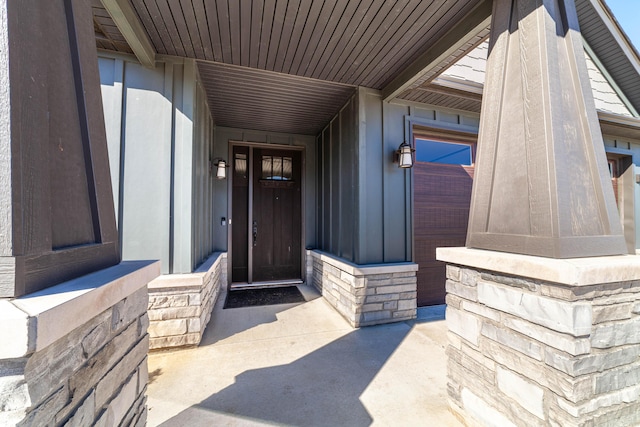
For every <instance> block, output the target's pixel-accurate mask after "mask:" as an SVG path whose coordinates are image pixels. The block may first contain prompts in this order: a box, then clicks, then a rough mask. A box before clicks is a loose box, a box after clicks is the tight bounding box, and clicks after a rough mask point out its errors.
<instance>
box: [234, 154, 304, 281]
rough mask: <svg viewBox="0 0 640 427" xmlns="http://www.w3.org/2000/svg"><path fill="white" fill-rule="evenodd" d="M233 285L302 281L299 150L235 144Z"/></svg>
mask: <svg viewBox="0 0 640 427" xmlns="http://www.w3.org/2000/svg"><path fill="white" fill-rule="evenodd" d="M231 167H232V173H231V184H230V185H231V188H232V190H231V198H232V207H231V209H232V216H231V218H232V222H231V230H232V233H231V234H232V244H231V254H232V256H231V257H232V259H231V263H232V287H237V286H246V285H258V286H260V285H274V284H283V283H295V282H301V281H302V267H301V260H302V249H303V248H302V245H301V242H302V228H301V226H302V206H301V200H302V199H301V190H302V152H301V150H291V149H287V150H285V149H279V148H274V147H265V146H259V145H258V146H254V145H234V146H233V162H232V165H231Z"/></svg>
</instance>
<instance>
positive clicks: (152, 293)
mask: <svg viewBox="0 0 640 427" xmlns="http://www.w3.org/2000/svg"><path fill="white" fill-rule="evenodd" d="M226 284H227V254H226V253H215V254H213V255H211V256H210V257H209V258H208V259H207V260H206V261H205V262H204V263H202V265H201V266H200V267H199V268H198V269H197V270H196V271H194V272H193V273H191V274H165V275H163V276H160V277H158V278H157V279H155V280H153V281H152V282H151V283H149V310H148V314H149V321H150V324H149V337H150V341H149V348H150V349H151V350H154V349H161V348H170V347H181V346H188V345H198V344H199V343H200V340H201V339H202V335H203V334H204V330H205V328H206V326H207V324H208V323H209V319H210V318H211V313H212V311H213V307H214V306H215V303H216V301H217V299H218V296H219V295H220V292H221V291H222V290H223V289H224V288H225V287H226Z"/></svg>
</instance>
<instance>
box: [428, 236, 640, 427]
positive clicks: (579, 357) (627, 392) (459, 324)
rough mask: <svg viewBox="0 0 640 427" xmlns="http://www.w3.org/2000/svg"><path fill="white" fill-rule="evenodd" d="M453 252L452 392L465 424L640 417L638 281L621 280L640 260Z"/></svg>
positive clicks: (590, 422)
mask: <svg viewBox="0 0 640 427" xmlns="http://www.w3.org/2000/svg"><path fill="white" fill-rule="evenodd" d="M447 251H448V252H449V254H448V255H445V256H444V260H446V261H447V262H449V263H450V264H449V265H448V266H447V282H446V287H447V316H446V317H447V326H448V328H449V334H448V335H449V345H448V348H447V356H448V394H449V397H450V403H451V406H452V408H453V409H454V411H455V412H458V413H459V414H461V415H462V417H463V418H464V419H465V420H466V421H467V422H468V424H470V425H476V424H479V425H492V426H493V425H499V426H527V427H530V426H563V427H564V426H616V427H618V426H631V425H639V424H640V400H639V396H640V280H620V279H621V278H622V277H623V276H624V275H625V274H626V276H627V277H629V276H631V277H633V276H634V275H636V276H637V277H638V278H639V279H640V274H639V273H640V257H634V256H620V257H601V258H584V259H578V260H548V259H543V258H538V259H535V257H527V256H521V255H514V254H499V253H491V252H489V251H474V250H469V249H466V250H458V251H457V253H456V250H455V249H454V250H447ZM452 253H453V254H454V256H451V254H452ZM478 253H480V254H481V256H479V257H476V256H475V255H477V254H478ZM442 254H443V253H442V252H440V249H439V256H440V255H442ZM482 257H485V259H484V260H483V259H481V258H482ZM439 259H442V258H441V257H439ZM454 259H458V265H454V263H455V261H454ZM478 260H479V262H475V261H478ZM468 262H469V263H472V264H474V265H473V266H466V265H461V264H467V263H468ZM481 264H485V265H487V267H489V268H490V267H498V268H499V269H502V268H500V267H499V266H500V265H502V266H503V267H505V268H504V270H507V271H508V272H504V271H503V272H497V271H495V270H492V269H483V268H478V266H479V265H481ZM488 264H493V265H488ZM607 264H608V266H607ZM616 264H618V265H616ZM563 270H564V271H563ZM569 270H572V271H569ZM607 270H609V271H610V272H611V274H607ZM516 271H524V273H525V274H527V275H530V276H533V277H526V276H524V275H518V276H516V275H515V274H514V273H515V272H516ZM625 272H626V273H625ZM568 273H570V274H568ZM621 273H622V274H621ZM571 275H572V276H574V277H573V278H569V276H571ZM616 275H617V276H619V277H615V276H616ZM598 276H600V277H598ZM607 276H609V277H608V278H607ZM552 277H554V278H555V279H557V280H561V281H563V282H565V283H557V282H553V281H550V280H548V279H549V278H552ZM565 279H568V280H565ZM610 280H615V281H610Z"/></svg>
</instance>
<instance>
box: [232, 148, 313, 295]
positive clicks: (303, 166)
mask: <svg viewBox="0 0 640 427" xmlns="http://www.w3.org/2000/svg"><path fill="white" fill-rule="evenodd" d="M237 146H242V147H249V156H248V159H247V168H248V171H249V200H248V203H247V205H248V210H249V218H251V214H252V210H253V197H252V195H253V167H251V166H252V165H253V149H254V148H261V149H270V150H288V151H300V153H301V155H300V169H301V170H300V176H301V182H300V215H301V218H300V276H301V277H300V280H301V281H305V280H306V269H305V265H306V252H305V242H306V241H307V239H306V237H307V236H306V223H305V218H306V215H305V214H306V205H305V200H306V197H305V195H306V174H305V171H306V149H305V147H304V146H300V145H287V144H270V143H265V142H253V141H238V140H233V139H230V140H228V153H227V158H228V159H229V165H230V167H233V162H234V158H233V148H234V147H237ZM231 172H232V171H230V172H229V173H228V174H227V287H228V288H230V287H231V285H232V284H233V282H232V276H233V274H232V267H233V227H234V225H235V224H233V223H232V222H231V218H232V217H233V193H232V192H233V173H231ZM247 227H248V231H249V236H251V221H247ZM251 247H252V246H251V245H249V248H251ZM248 267H249V271H251V269H252V268H253V254H252V251H251V249H250V250H249V253H248ZM249 277H250V278H251V275H250V274H249ZM281 282H282V283H284V282H286V281H284V280H283V281H281ZM296 282H297V281H296ZM260 283H263V284H264V285H268V284H269V283H270V282H260ZM260 283H252V284H251V286H259V285H260Z"/></svg>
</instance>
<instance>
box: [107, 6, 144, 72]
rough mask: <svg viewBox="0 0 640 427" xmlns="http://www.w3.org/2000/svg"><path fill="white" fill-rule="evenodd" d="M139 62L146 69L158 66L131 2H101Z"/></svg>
mask: <svg viewBox="0 0 640 427" xmlns="http://www.w3.org/2000/svg"><path fill="white" fill-rule="evenodd" d="M101 1H102V5H103V6H104V8H105V9H106V10H107V12H109V15H111V19H113V22H115V23H116V26H117V27H118V29H119V30H120V32H121V33H122V36H123V37H124V38H125V40H126V41H127V43H128V44H129V47H130V48H131V50H133V53H134V55H135V56H136V57H137V58H138V61H140V63H141V64H142V65H144V66H145V67H149V68H153V67H155V65H156V51H155V49H154V48H153V45H152V44H151V40H149V36H148V35H147V32H146V31H145V29H144V27H143V26H142V23H141V22H140V19H139V18H138V15H137V14H136V12H135V10H133V7H132V6H131V3H129V0H101Z"/></svg>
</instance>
